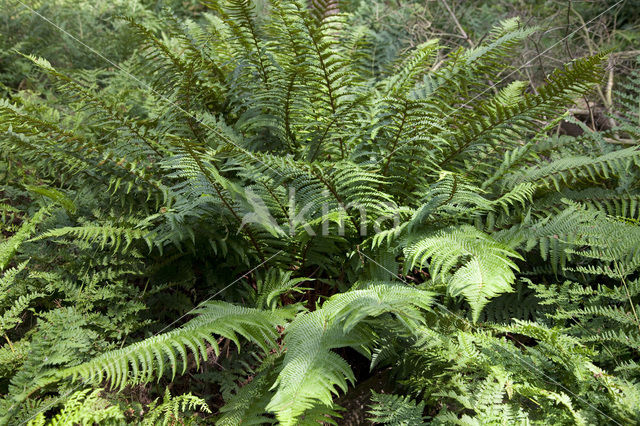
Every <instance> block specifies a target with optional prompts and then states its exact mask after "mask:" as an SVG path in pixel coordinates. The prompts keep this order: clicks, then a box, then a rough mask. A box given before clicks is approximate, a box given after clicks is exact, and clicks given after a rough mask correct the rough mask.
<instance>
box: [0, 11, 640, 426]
mask: <svg viewBox="0 0 640 426" xmlns="http://www.w3.org/2000/svg"><path fill="white" fill-rule="evenodd" d="M356 3H357V2H347V3H345V4H344V5H342V4H338V3H337V2H334V1H315V2H312V4H307V2H305V1H302V0H272V1H267V2H254V1H250V0H219V1H208V2H206V3H205V4H206V6H207V7H208V11H207V12H203V13H202V14H201V15H199V16H198V17H197V19H193V20H192V19H190V18H185V17H184V15H173V14H172V12H171V11H170V10H164V11H162V12H158V13H156V14H154V15H153V16H151V15H149V14H147V12H144V11H143V12H141V14H140V15H137V14H135V13H129V14H128V16H126V17H124V18H123V19H121V20H118V21H117V22H118V24H117V25H123V26H126V28H128V30H127V33H126V34H127V37H130V43H131V44H130V45H129V44H128V45H127V46H124V45H118V46H114V48H123V49H124V50H126V54H124V53H123V55H122V56H119V57H117V58H115V59H114V61H116V62H114V63H111V64H104V68H102V65H101V64H91V65H88V66H82V67H81V66H79V65H76V66H75V67H74V68H73V69H65V68H66V67H65V66H64V65H63V64H60V63H58V62H56V61H54V60H53V58H51V59H50V60H48V59H45V58H40V56H47V55H45V54H44V53H43V52H34V51H33V50H31V49H28V46H27V45H25V46H24V47H25V49H23V52H24V53H25V54H26V55H27V56H25V57H24V58H25V60H27V59H29V60H30V61H31V62H32V63H33V66H35V67H36V68H37V69H38V70H39V72H40V73H42V74H43V75H46V92H45V93H44V94H43V93H42V92H40V91H37V90H34V91H29V90H23V91H18V90H15V91H11V92H10V96H8V98H7V99H3V100H0V113H1V115H0V132H2V138H0V151H1V152H2V154H0V165H1V166H2V167H1V168H0V172H2V175H1V176H2V179H3V184H4V189H2V194H0V195H1V196H2V203H3V204H2V206H3V207H2V211H3V217H4V216H7V217H10V218H11V221H12V223H11V224H8V225H7V226H4V225H3V227H2V229H1V230H2V233H3V234H2V235H3V241H1V242H0V267H1V269H2V270H3V271H4V275H3V276H2V278H1V279H0V289H1V290H3V296H2V297H0V306H1V307H2V313H1V314H0V319H1V320H2V323H1V324H0V327H1V328H0V331H2V333H3V334H4V336H3V337H4V338H5V341H6V342H7V344H6V345H3V346H2V347H0V360H2V363H1V365H2V367H0V372H1V378H2V380H1V381H0V393H1V394H2V398H1V399H0V413H2V415H3V416H4V417H2V419H0V422H3V423H24V422H28V421H29V420H32V419H35V420H34V421H36V422H38V423H37V424H46V422H47V420H48V419H49V420H51V422H52V423H55V422H64V421H65V419H66V418H74V419H75V420H73V421H76V422H92V421H94V422H98V421H100V422H103V421H104V422H107V421H113V422H120V421H123V418H124V421H131V422H134V421H141V422H142V423H143V424H144V423H145V422H146V423H149V424H151V423H154V424H155V423H162V422H164V423H165V424H172V422H184V423H190V422H191V423H199V422H201V421H202V422H216V423H218V424H221V425H232V424H264V423H275V422H279V423H282V424H290V425H293V424H318V422H320V421H322V422H325V423H331V424H337V423H339V422H340V420H338V419H339V417H340V416H341V415H343V414H344V415H347V414H348V413H341V409H340V408H341V407H339V406H338V404H337V403H336V402H335V399H336V398H337V397H341V398H344V397H342V394H345V393H346V394H347V396H348V395H349V393H350V392H351V387H353V386H354V385H356V384H357V382H358V381H360V380H361V379H362V378H364V377H366V375H367V374H370V373H376V372H379V371H382V370H384V371H388V374H390V375H391V377H392V378H393V380H392V382H393V383H394V385H393V389H392V391H391V392H390V393H389V392H386V393H374V394H373V396H372V401H371V403H370V404H368V406H369V407H371V408H370V414H371V415H372V419H373V421H376V422H384V423H388V424H422V423H423V422H424V421H426V419H428V420H429V421H431V422H433V423H435V424H492V423H499V424H567V423H578V424H604V423H610V422H613V423H620V424H629V423H634V422H636V421H637V420H638V418H640V413H639V412H638V408H637V407H638V406H640V404H639V401H640V389H639V388H638V385H637V383H638V379H639V378H640V377H639V372H640V370H639V369H638V362H639V361H638V348H639V347H640V346H639V345H640V343H639V342H640V322H639V321H638V312H640V299H639V298H640V296H639V294H640V284H639V279H638V268H639V267H640V254H639V253H638V244H637V242H638V241H639V240H640V228H639V227H638V216H639V213H638V212H639V211H640V209H639V207H638V199H639V197H640V192H639V190H640V186H639V185H638V177H639V170H638V168H639V166H640V151H639V150H638V149H637V146H635V145H633V146H628V145H622V146H621V145H620V144H618V143H610V142H612V141H613V142H617V141H618V139H619V138H624V139H625V140H626V139H629V138H631V139H633V138H637V136H638V135H640V123H639V122H638V121H637V113H638V111H637V108H636V107H637V99H638V94H639V93H640V91H638V90H637V89H638V87H637V86H638V84H637V83H638V82H637V79H635V80H634V78H635V77H632V78H630V79H629V83H628V85H627V87H626V88H625V91H624V94H623V95H621V99H622V105H623V106H624V108H625V109H624V110H623V112H622V113H621V114H620V117H618V118H617V119H616V120H614V121H616V124H617V127H615V128H612V129H609V130H605V131H603V132H595V131H591V130H589V131H586V132H585V133H584V134H582V135H580V136H577V137H570V136H562V135H557V134H556V133H555V131H554V130H555V129H556V126H557V125H558V123H559V122H560V121H561V120H562V119H563V118H564V117H565V112H566V110H567V108H569V107H570V106H571V105H572V104H573V102H574V101H575V100H576V99H579V98H582V97H584V96H587V95H588V94H589V93H590V91H591V90H592V89H593V88H594V87H595V86H597V85H598V84H599V83H600V82H601V80H602V75H603V71H604V62H605V61H606V55H604V54H599V53H595V54H593V55H591V56H588V57H584V58H580V59H575V60H573V61H572V62H571V63H569V64H568V65H566V66H563V67H561V68H560V69H558V70H556V71H554V72H552V73H550V74H549V75H548V76H546V79H545V82H544V83H543V84H541V85H539V86H537V87H536V88H535V90H533V88H529V85H528V84H526V83H524V82H522V81H518V80H509V77H510V74H508V71H509V67H507V66H505V62H506V61H508V59H509V58H513V57H515V56H517V55H518V53H519V48H520V46H521V45H522V44H523V43H525V40H527V39H528V38H530V37H531V36H532V35H533V34H534V33H535V31H536V29H535V28H526V27H524V26H523V25H522V23H521V22H520V21H519V20H518V19H508V20H506V21H503V22H502V23H501V24H499V25H496V26H495V27H494V28H493V29H492V30H491V31H489V32H488V34H487V36H486V37H485V38H483V40H482V42H481V43H480V42H479V43H477V44H475V43H473V47H471V48H469V49H467V48H463V47H459V48H454V49H452V48H451V47H450V46H447V44H446V43H444V42H439V41H437V40H428V41H426V40H424V41H422V42H420V43H415V48H413V49H407V50H406V51H402V52H401V51H400V49H399V46H398V44H399V42H398V41H397V40H393V38H394V37H396V36H394V34H398V33H401V32H402V28H401V25H399V24H397V25H394V26H391V27H389V28H387V30H384V31H383V30H380V29H379V28H376V25H369V26H368V25H367V24H366V23H364V22H363V20H362V15H361V14H360V15H359V14H358V13H355V14H353V15H352V14H347V13H342V12H344V11H346V10H355V11H358V10H360V11H361V12H360V13H362V11H366V10H370V7H371V6H368V5H366V4H364V3H361V4H360V5H358V4H356ZM82 4H83V5H84V3H82ZM130 4H131V5H132V4H133V3H130ZM340 8H342V9H340ZM368 8H369V9H368ZM16 16H17V17H19V18H24V16H23V15H19V16H18V15H16ZM394 19H395V18H394ZM109 22H111V21H109ZM110 25H111V24H110ZM114 25H115V24H114ZM385 40H386V41H385ZM378 41H379V42H380V43H379V44H380V46H379V47H380V49H378V45H377V43H378ZM470 44H471V43H470ZM96 46H97V45H96ZM54 47H55V46H54ZM34 53H36V54H38V55H40V56H35V55H34V56H28V55H31V54H34ZM114 64H115V65H114ZM500 76H506V78H505V81H502V80H499V78H500ZM633 140H634V141H635V139H633ZM634 143H635V142H634ZM513 305H517V306H513ZM231 342H233V343H234V345H231ZM363 365H364V366H365V368H363V367H362V366H363ZM366 367H369V371H366ZM169 386H172V392H174V393H175V392H176V389H177V392H178V393H177V394H176V396H171V395H170V394H169V393H168V390H167V389H168V387H169ZM80 387H82V388H84V389H85V390H81V391H80V392H78V391H79V389H80ZM105 387H106V388H107V389H110V390H109V391H102V390H101V389H102V388H105ZM187 390H188V391H191V392H190V393H187V392H186V391H187ZM137 394H143V395H144V396H142V397H141V396H136V395H137ZM368 394H369V392H367V395H368ZM160 398H163V399H162V401H163V402H159V401H160ZM154 400H155V402H153V401H154ZM195 411H198V412H199V413H197V414H195V413H194V412H195ZM209 411H211V412H212V413H210V412H209ZM180 413H183V414H180ZM100 416H102V417H100ZM123 416H124V417H123ZM140 416H141V417H140Z"/></svg>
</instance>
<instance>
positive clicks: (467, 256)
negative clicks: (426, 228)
mask: <svg viewBox="0 0 640 426" xmlns="http://www.w3.org/2000/svg"><path fill="white" fill-rule="evenodd" d="M404 253H405V256H406V262H405V267H406V269H411V268H414V267H419V268H422V267H423V265H424V264H425V263H426V262H427V260H428V259H431V262H430V264H429V270H430V273H431V277H432V279H434V280H435V279H438V277H439V278H440V279H441V280H442V281H443V282H445V283H446V284H447V289H448V291H449V293H450V294H451V295H452V296H454V297H455V296H460V295H462V296H464V298H465V299H466V300H467V302H468V303H469V305H471V310H472V317H473V320H474V321H476V320H477V319H478V316H479V315H480V312H481V311H482V308H483V307H484V305H486V304H487V302H488V301H489V299H491V298H493V297H496V296H498V295H499V294H502V293H506V292H509V291H511V284H513V282H514V280H515V275H514V273H513V271H514V270H516V271H517V270H518V267H517V266H516V264H515V263H514V262H513V261H512V260H511V259H510V258H512V257H515V258H518V259H521V257H520V255H519V254H518V253H516V252H514V251H513V250H511V249H509V248H508V247H507V246H505V245H504V244H501V243H499V242H498V241H495V240H493V239H492V238H491V237H489V236H488V235H487V234H485V233H484V232H482V231H479V230H477V229H476V228H474V227H472V226H468V225H464V226H459V227H450V228H446V229H442V230H439V231H435V232H430V233H427V234H426V235H423V236H422V237H418V238H414V239H412V240H411V241H410V242H409V243H408V244H407V246H406V247H405V249H404ZM454 269H455V272H454V271H453V270H454ZM450 272H452V273H453V275H451V276H449V273H450Z"/></svg>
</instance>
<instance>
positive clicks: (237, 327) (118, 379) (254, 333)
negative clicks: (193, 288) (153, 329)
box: [57, 302, 292, 389]
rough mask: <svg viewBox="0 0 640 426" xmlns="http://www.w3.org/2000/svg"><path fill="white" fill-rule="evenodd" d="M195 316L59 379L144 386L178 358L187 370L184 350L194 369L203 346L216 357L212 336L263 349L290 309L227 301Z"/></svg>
mask: <svg viewBox="0 0 640 426" xmlns="http://www.w3.org/2000/svg"><path fill="white" fill-rule="evenodd" d="M194 313H195V314H197V317H195V318H194V319H192V320H191V321H189V322H188V323H186V324H185V325H184V326H182V327H180V328H179V329H177V330H173V331H170V332H167V333H165V334H160V335H158V336H154V337H150V338H148V339H146V340H143V341H141V342H138V343H134V344H132V345H130V346H128V347H125V348H124V349H119V350H116V351H112V352H108V353H106V354H103V355H101V356H99V357H97V358H95V359H93V360H91V361H89V362H87V363H84V364H81V365H79V366H76V367H72V368H69V369H66V370H62V371H60V372H59V373H58V374H57V376H58V377H60V378H64V377H69V376H71V377H73V379H74V380H75V379H77V378H78V377H82V378H83V379H84V380H85V382H90V383H101V382H102V381H103V380H108V381H109V382H111V385H112V387H114V388H120V389H122V388H124V386H126V385H127V384H129V383H140V382H148V381H151V380H152V379H153V377H158V379H159V378H160V377H162V375H163V374H164V373H165V371H167V370H168V369H169V368H170V369H171V375H172V377H175V375H176V372H177V371H178V361H179V360H180V361H181V363H182V372H183V373H184V372H185V371H186V369H187V365H188V357H187V350H190V351H191V352H192V353H193V355H194V360H195V363H196V365H197V366H199V365H200V359H201V358H202V359H203V360H205V361H206V360H207V345H209V346H211V347H212V348H213V350H214V352H215V353H216V355H218V354H219V352H220V349H219V347H218V341H217V338H216V337H215V335H219V336H221V337H223V338H226V339H230V340H232V341H233V342H235V343H236V345H238V347H239V346H240V342H239V340H238V336H242V337H243V338H245V339H247V340H250V341H252V342H254V343H255V344H257V345H258V346H259V347H261V348H263V349H264V350H265V351H266V350H267V349H268V348H269V347H273V345H274V344H275V340H276V339H277V338H278V333H277V331H276V327H277V326H279V325H282V324H284V323H285V322H286V321H287V319H289V318H290V317H291V314H292V313H291V311H290V310H276V311H261V310H258V309H251V308H243V307H240V306H236V305H232V304H230V303H225V302H207V303H206V304H204V305H203V306H202V307H200V308H198V309H197V310H195V311H194ZM167 359H168V363H167Z"/></svg>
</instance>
